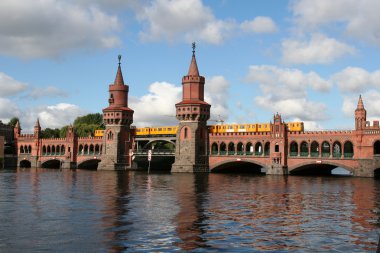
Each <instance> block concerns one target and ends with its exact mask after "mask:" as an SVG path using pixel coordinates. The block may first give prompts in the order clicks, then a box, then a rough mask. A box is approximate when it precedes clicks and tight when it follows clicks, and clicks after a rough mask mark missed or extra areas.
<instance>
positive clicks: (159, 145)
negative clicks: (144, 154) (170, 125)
mask: <svg viewBox="0 0 380 253" xmlns="http://www.w3.org/2000/svg"><path fill="white" fill-rule="evenodd" d="M154 144H156V145H154ZM168 145H169V146H168ZM153 148H154V149H159V150H160V149H167V150H168V149H175V142H173V141H171V140H152V141H149V142H148V143H147V144H145V145H144V147H143V149H153Z"/></svg>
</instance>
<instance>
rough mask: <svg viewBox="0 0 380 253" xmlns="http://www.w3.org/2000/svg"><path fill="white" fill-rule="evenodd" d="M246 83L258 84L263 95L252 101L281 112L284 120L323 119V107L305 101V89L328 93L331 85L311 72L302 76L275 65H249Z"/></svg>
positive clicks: (298, 72) (320, 104)
mask: <svg viewBox="0 0 380 253" xmlns="http://www.w3.org/2000/svg"><path fill="white" fill-rule="evenodd" d="M246 81H247V82H249V83H253V84H258V85H259V87H260V90H261V92H262V94H263V95H262V96H257V97H256V98H255V102H256V104H257V105H259V106H260V107H262V108H265V109H268V110H270V111H271V112H280V113H282V114H283V116H284V117H285V118H289V117H293V118H300V119H302V120H304V121H315V120H324V119H326V118H327V116H326V115H325V114H324V111H325V105H324V104H322V103H317V102H313V101H310V100H309V99H307V89H308V88H311V89H314V90H317V91H322V92H325V91H328V90H330V88H331V83H330V82H329V81H328V80H324V79H323V78H321V77H320V76H319V75H318V74H316V73H314V72H309V73H303V72H302V71H300V70H298V69H282V68H278V67H275V66H267V65H262V66H250V68H249V72H248V75H247V77H246Z"/></svg>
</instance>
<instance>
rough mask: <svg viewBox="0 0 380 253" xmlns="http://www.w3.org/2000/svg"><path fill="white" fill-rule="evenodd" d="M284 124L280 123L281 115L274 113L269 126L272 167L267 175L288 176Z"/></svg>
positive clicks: (286, 139)
mask: <svg viewBox="0 0 380 253" xmlns="http://www.w3.org/2000/svg"><path fill="white" fill-rule="evenodd" d="M286 131H287V128H286V124H285V123H284V122H283V121H282V119H281V115H280V114H278V113H276V114H275V115H274V117H273V124H272V125H271V137H272V140H271V145H270V147H273V148H272V150H270V157H271V160H272V165H271V167H270V168H269V169H268V171H267V174H280V175H281V174H288V171H287V157H288V154H287V151H288V149H287V146H288V138H287V137H288V135H287V132H286Z"/></svg>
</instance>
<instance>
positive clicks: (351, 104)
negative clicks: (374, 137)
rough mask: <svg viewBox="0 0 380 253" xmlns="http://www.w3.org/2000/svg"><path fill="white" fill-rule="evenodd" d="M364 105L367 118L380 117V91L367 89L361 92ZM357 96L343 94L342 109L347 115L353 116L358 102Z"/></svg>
mask: <svg viewBox="0 0 380 253" xmlns="http://www.w3.org/2000/svg"><path fill="white" fill-rule="evenodd" d="M362 98H363V103H364V107H365V109H366V110H367V120H374V119H377V120H379V119H380V92H379V91H377V90H368V91H366V92H365V93H363V94H362ZM358 99H359V98H358V96H345V97H344V98H343V104H342V111H343V114H344V115H345V116H347V117H351V118H352V117H354V113H355V109H356V106H357V104H358ZM371 124H372V123H371Z"/></svg>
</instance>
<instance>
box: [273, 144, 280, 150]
mask: <svg viewBox="0 0 380 253" xmlns="http://www.w3.org/2000/svg"><path fill="white" fill-rule="evenodd" d="M274 152H280V146H279V145H278V143H276V145H274Z"/></svg>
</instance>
